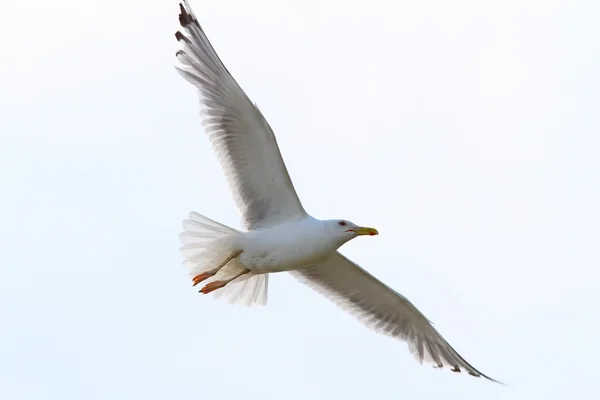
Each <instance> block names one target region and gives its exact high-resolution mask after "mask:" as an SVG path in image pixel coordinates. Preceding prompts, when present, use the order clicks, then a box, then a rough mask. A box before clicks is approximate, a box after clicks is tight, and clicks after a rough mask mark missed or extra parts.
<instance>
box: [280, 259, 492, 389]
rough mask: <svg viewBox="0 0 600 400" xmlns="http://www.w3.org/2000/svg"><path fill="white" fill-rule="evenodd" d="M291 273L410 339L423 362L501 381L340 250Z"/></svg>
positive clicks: (377, 326)
mask: <svg viewBox="0 0 600 400" xmlns="http://www.w3.org/2000/svg"><path fill="white" fill-rule="evenodd" d="M291 274H292V275H293V276H295V277H296V278H297V279H298V280H299V281H301V282H303V283H305V284H306V285H308V286H310V287H312V288H313V289H315V290H316V291H317V292H320V293H321V294H323V295H324V296H325V297H327V298H328V299H330V300H332V301H333V302H334V303H336V304H337V305H338V306H339V307H341V308H342V309H344V310H345V311H347V312H349V313H350V314H352V315H353V316H355V317H356V318H358V319H359V320H360V321H361V322H363V323H364V324H365V325H366V326H368V327H370V328H372V329H374V330H375V331H376V332H378V333H381V334H385V335H388V336H392V337H394V338H397V339H399V340H402V341H405V342H407V343H408V346H409V349H410V352H411V354H412V355H413V356H414V357H415V358H416V359H417V361H419V362H420V363H423V362H427V363H433V364H435V366H436V367H439V368H442V367H445V366H449V367H451V368H452V371H454V372H461V370H463V369H464V370H465V371H466V372H467V373H469V374H470V375H473V376H476V377H480V376H482V377H484V378H487V379H489V380H491V381H494V382H498V381H496V380H494V379H492V378H490V377H489V376H486V375H484V374H483V373H481V372H480V371H478V370H477V369H475V368H474V367H473V366H472V365H471V364H469V363H468V362H467V361H466V360H465V359H464V358H462V357H461V356H460V355H459V354H458V352H456V350H454V349H453V348H452V346H450V344H449V343H448V342H447V341H446V340H445V339H444V338H443V337H442V335H440V334H439V333H438V331H437V330H436V329H435V328H434V327H433V326H432V324H431V322H430V321H429V320H428V319H427V318H426V317H425V316H424V315H423V314H422V313H421V312H420V311H419V310H418V309H417V308H416V307H415V306H414V305H413V304H412V303H411V302H410V301H408V299H407V298H405V297H404V296H402V295H401V294H399V293H398V292H396V291H394V290H393V289H391V288H390V287H388V286H386V285H385V284H384V283H382V282H381V281H379V280H378V279H377V278H375V277H374V276H372V275H371V274H369V273H368V272H367V271H365V270H364V269H362V268H361V267H360V266H358V265H357V264H355V263H353V262H352V261H350V260H349V259H348V258H346V257H344V256H343V255H341V254H340V253H338V252H336V253H335V254H334V255H333V256H332V257H331V258H330V259H329V260H327V261H326V262H325V263H323V264H321V265H318V266H314V267H310V268H305V269H301V270H296V271H291Z"/></svg>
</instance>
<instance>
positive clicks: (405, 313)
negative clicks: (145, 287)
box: [175, 1, 493, 380]
mask: <svg viewBox="0 0 600 400" xmlns="http://www.w3.org/2000/svg"><path fill="white" fill-rule="evenodd" d="M180 11H181V13H180V15H179V22H180V24H181V27H182V29H181V31H178V32H177V33H176V34H175V37H176V38H177V41H178V42H179V44H180V46H181V47H180V49H179V50H178V51H177V53H176V55H177V60H178V61H179V65H178V66H177V70H178V72H179V73H180V74H181V75H182V76H183V77H184V78H185V79H186V80H187V81H188V82H190V83H191V84H193V85H194V86H195V87H196V89H197V90H198V92H199V94H200V102H201V104H202V106H203V112H202V114H201V115H202V122H203V125H204V127H205V131H206V134H207V136H208V138H209V140H210V142H211V144H212V146H213V149H214V151H215V152H216V154H217V156H218V158H219V161H220V163H221V166H222V169H223V171H224V173H225V175H226V177H227V179H228V182H229V186H230V189H231V191H232V192H233V197H234V198H235V201H236V204H237V206H238V208H239V209H240V211H241V213H242V216H243V220H244V225H245V227H246V231H245V232H242V231H238V230H236V229H233V228H230V227H228V226H225V225H223V224H220V223H218V222H216V221H213V220H212V219H210V218H207V217H205V216H203V215H200V214H198V213H196V212H191V213H190V215H189V218H188V219H186V220H184V221H183V232H182V233H181V235H180V239H181V243H182V246H181V253H182V254H183V257H184V264H185V265H186V266H187V267H188V269H189V272H190V277H191V279H192V282H193V285H194V286H195V285H197V284H199V283H201V282H204V286H203V287H202V289H200V292H201V293H204V294H207V293H212V292H214V293H213V294H214V295H215V296H216V297H228V298H229V299H230V301H231V302H232V303H237V302H240V303H245V304H246V305H264V304H266V301H267V289H268V282H269V274H270V273H275V272H282V271H287V272H289V273H291V274H292V275H293V276H294V277H296V278H297V279H298V280H300V281H301V282H303V283H305V284H306V285H308V286H310V287H312V288H313V289H315V290H316V291H318V292H320V293H321V294H323V295H324V296H325V297H327V298H328V299H330V300H332V301H333V302H334V303H336V304H337V305H338V306H339V307H341V308H342V309H343V310H345V311H347V312H348V313H350V314H352V315H353V316H355V317H356V318H357V319H358V320H360V321H361V322H363V323H364V324H365V325H366V326H368V327H370V328H372V329H374V330H375V331H376V332H378V333H381V334H385V335H389V336H391V337H394V338H396V339H399V340H402V341H405V342H407V343H408V345H409V349H410V352H411V353H412V355H413V356H414V357H415V358H416V359H417V361H419V362H420V363H423V362H427V363H431V364H433V365H434V366H436V367H439V368H442V367H444V366H447V367H450V368H451V370H452V371H455V372H461V371H462V370H464V371H466V372H467V373H468V374H470V375H473V376H476V377H480V376H482V377H485V378H488V379H490V380H493V379H491V378H489V377H488V376H486V375H484V374H482V373H481V372H479V371H478V370H477V369H475V368H474V367H473V366H472V365H470V364H469V363H468V362H467V361H466V360H465V359H464V358H462V357H461V356H460V355H459V354H458V353H457V352H456V351H455V350H454V349H453V348H452V347H451V346H450V344H448V342H447V341H446V340H445V339H444V338H443V337H442V336H441V335H440V334H439V333H438V331H437V330H436V329H435V328H434V327H433V326H432V324H431V322H430V321H429V320H428V319H427V318H426V317H425V316H424V315H423V314H422V313H421V312H420V311H419V310H418V309H417V308H416V307H415V306H414V305H413V304H412V303H411V302H410V301H409V300H408V299H406V298H405V297H404V296H402V295H401V294H399V293H398V292H396V291H394V290H393V289H391V288H390V287H388V286H386V285H385V284H384V283H382V282H381V281H379V280H378V279H377V278H375V277H374V276H372V275H371V274H370V273H369V272H367V271H366V270H364V269H363V268H361V267H360V266H358V265H356V264H355V263H353V262H352V261H350V260H349V259H348V258H346V257H344V256H343V255H342V254H340V253H339V252H338V251H337V250H338V248H340V247H341V246H342V245H343V244H344V243H346V242H348V241H349V240H352V239H354V238H356V237H358V236H363V235H377V234H378V232H377V230H375V229H373V228H367V227H363V226H359V225H356V224H354V223H352V222H350V221H348V220H345V219H335V220H319V219H316V218H313V217H312V216H310V215H309V214H308V213H307V212H306V211H305V210H304V208H303V207H302V204H301V202H300V199H299V198H298V195H297V194H296V191H295V189H294V186H293V185H292V181H291V179H290V177H289V175H288V172H287V169H286V167H285V164H284V162H283V159H282V158H281V153H280V152H279V148H278V145H277V141H276V139H275V135H274V134H273V131H272V130H271V128H270V126H269V124H268V123H267V121H266V119H265V118H264V116H263V115H262V113H261V112H260V111H259V109H258V108H257V107H256V106H255V105H254V104H252V102H251V101H250V99H249V98H248V96H246V94H245V93H244V91H243V90H242V89H241V87H240V86H239V85H238V84H237V82H236V81H235V80H234V78H233V77H232V76H231V74H230V73H229V72H228V71H227V68H225V66H224V65H223V63H222V62H221V60H220V59H219V57H218V55H217V53H216V52H215V50H214V48H213V47H212V45H211V44H210V42H209V40H208V38H207V36H206V34H205V32H204V30H203V29H202V28H201V27H200V24H199V23H198V20H197V19H196V17H195V15H194V13H193V12H192V10H191V8H190V6H189V4H188V3H187V2H186V1H184V2H183V3H181V4H180Z"/></svg>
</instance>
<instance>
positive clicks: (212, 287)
mask: <svg viewBox="0 0 600 400" xmlns="http://www.w3.org/2000/svg"><path fill="white" fill-rule="evenodd" d="M248 272H250V270H249V269H244V270H243V271H242V272H240V273H239V274H237V275H236V276H234V277H233V278H231V279H227V280H224V281H213V282H211V283H209V284H207V285H205V286H204V287H203V288H202V289H200V292H199V293H202V294H207V293H210V292H213V291H215V290H217V289H221V288H222V287H225V286H226V285H227V284H228V283H229V282H231V281H233V280H235V279H237V278H239V277H240V276H242V275H244V274H247V273H248Z"/></svg>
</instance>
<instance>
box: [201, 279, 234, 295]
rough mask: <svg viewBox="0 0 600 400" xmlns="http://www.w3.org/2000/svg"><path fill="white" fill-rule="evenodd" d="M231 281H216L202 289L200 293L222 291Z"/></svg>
mask: <svg viewBox="0 0 600 400" xmlns="http://www.w3.org/2000/svg"><path fill="white" fill-rule="evenodd" d="M229 282H230V281H214V282H211V283H209V284H208V285H206V286H204V287H203V288H202V289H200V293H202V294H208V293H210V292H213V291H215V290H217V289H221V288H222V287H225V285H227V284H228V283H229Z"/></svg>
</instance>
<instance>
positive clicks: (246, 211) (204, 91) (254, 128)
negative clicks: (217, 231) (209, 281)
mask: <svg viewBox="0 0 600 400" xmlns="http://www.w3.org/2000/svg"><path fill="white" fill-rule="evenodd" d="M179 7H180V10H181V13H180V15H179V22H180V24H181V26H182V30H181V31H178V32H177V33H176V34H175V37H176V38H177V40H178V41H179V43H180V45H181V49H180V50H179V51H177V53H176V57H177V60H178V61H179V63H180V65H179V66H177V67H176V68H177V70H178V71H179V73H180V74H181V76H183V78H184V79H186V80H187V81H188V82H190V83H192V84H193V85H194V86H195V87H196V88H197V89H198V92H199V94H200V102H201V103H202V105H203V106H204V107H203V108H204V110H203V112H202V114H201V115H202V119H203V125H204V127H205V131H206V133H207V135H208V137H209V139H210V141H211V144H212V146H213V149H214V151H215V153H216V154H217V156H218V158H219V161H220V162H221V166H222V168H223V170H224V172H225V175H226V176H227V178H228V181H229V186H230V189H231V191H232V192H233V197H234V199H235V201H236V204H237V205H238V207H239V208H240V211H241V212H242V215H243V218H244V223H245V225H246V227H247V228H248V229H257V228H260V227H263V226H268V225H271V224H276V223H278V222H281V221H284V220H293V219H300V218H302V217H303V216H305V215H306V213H305V211H304V208H303V207H302V204H301V202H300V200H299V198H298V195H297V194H296V191H295V189H294V186H293V184H292V181H291V179H290V176H289V174H288V172H287V168H286V166H285V163H284V162H283V159H282V157H281V153H280V151H279V146H278V145H277V140H276V139H275V135H274V134H273V131H272V129H271V127H270V126H269V124H268V122H267V121H266V119H265V118H264V117H263V115H262V113H261V112H260V110H258V108H256V107H255V106H254V105H253V104H252V102H251V101H250V99H249V98H248V96H246V94H245V93H244V91H243V90H242V88H241V87H240V86H239V85H238V84H237V82H236V81H235V79H234V78H233V77H232V76H231V74H230V73H229V71H228V70H227V68H225V65H223V63H222V62H221V60H220V59H219V56H218V55H217V53H216V52H215V50H214V49H213V47H212V45H211V44H210V41H209V40H208V37H207V36H206V34H205V33H204V30H203V29H202V27H201V26H200V24H199V23H198V20H197V19H196V17H195V16H194V14H193V12H192V10H191V8H190V6H189V4H188V3H187V2H186V1H184V2H183V3H180V5H179Z"/></svg>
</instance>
